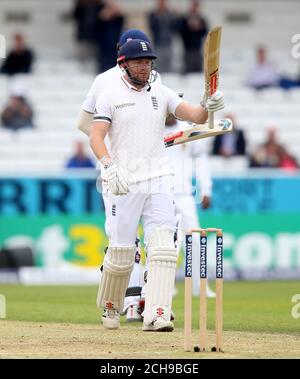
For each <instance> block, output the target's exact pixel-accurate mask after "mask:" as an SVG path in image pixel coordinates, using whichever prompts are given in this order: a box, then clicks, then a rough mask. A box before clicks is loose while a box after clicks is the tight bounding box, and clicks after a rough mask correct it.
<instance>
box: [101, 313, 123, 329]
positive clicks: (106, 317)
mask: <svg viewBox="0 0 300 379" xmlns="http://www.w3.org/2000/svg"><path fill="white" fill-rule="evenodd" d="M101 319H102V323H103V326H104V328H106V329H119V327H120V314H119V312H118V311H117V310H116V309H113V308H104V312H103V314H102V318H101Z"/></svg>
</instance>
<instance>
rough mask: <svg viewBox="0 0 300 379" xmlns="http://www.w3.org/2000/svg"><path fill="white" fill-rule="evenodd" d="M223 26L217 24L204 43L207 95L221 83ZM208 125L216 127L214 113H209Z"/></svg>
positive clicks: (214, 90) (211, 127)
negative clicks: (220, 66)
mask: <svg viewBox="0 0 300 379" xmlns="http://www.w3.org/2000/svg"><path fill="white" fill-rule="evenodd" d="M221 33H222V27H221V26H216V27H215V28H213V29H212V30H211V31H210V32H209V33H208V35H207V37H206V40H205V45H204V77H205V97H206V98H208V97H209V96H211V95H213V94H214V93H215V92H216V91H217V89H218V85H219V65H220V45H221ZM208 126H209V128H210V129H213V128H214V113H213V112H209V113H208Z"/></svg>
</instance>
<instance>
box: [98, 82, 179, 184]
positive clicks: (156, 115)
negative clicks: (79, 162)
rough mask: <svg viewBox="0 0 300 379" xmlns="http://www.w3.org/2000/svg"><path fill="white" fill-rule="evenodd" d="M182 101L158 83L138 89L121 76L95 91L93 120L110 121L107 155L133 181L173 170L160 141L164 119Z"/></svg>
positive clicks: (161, 140) (174, 93)
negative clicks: (131, 177) (130, 176)
mask: <svg viewBox="0 0 300 379" xmlns="http://www.w3.org/2000/svg"><path fill="white" fill-rule="evenodd" d="M182 101H183V100H182V99H181V98H180V97H179V96H178V95H177V93H176V92H174V91H172V90H171V89H169V88H167V87H166V86H164V85H162V84H160V85H158V84H157V85H155V86H153V87H151V89H150V88H149V87H148V86H145V87H144V88H142V89H141V90H140V91H138V90H137V89H136V88H135V87H133V86H131V85H130V84H129V83H128V82H127V81H126V80H125V78H124V77H119V78H118V80H115V83H114V85H113V86H111V87H109V88H106V89H105V90H104V91H103V92H102V93H101V94H100V95H99V97H98V99H97V103H96V112H95V116H94V121H104V122H108V123H111V125H110V128H109V132H108V137H109V153H110V156H111V157H112V159H113V160H114V161H116V162H117V163H118V164H119V165H120V167H124V168H126V169H127V170H128V171H129V172H130V173H131V174H132V175H133V177H134V179H135V180H136V181H141V180H146V179H150V178H154V177H158V176H163V175H170V174H172V173H173V171H172V167H171V165H170V162H169V158H168V157H167V153H166V149H165V145H164V134H165V119H166V115H167V113H172V114H175V110H176V108H177V106H178V105H179V104H180V103H181V102H182Z"/></svg>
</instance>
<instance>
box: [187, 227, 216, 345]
mask: <svg viewBox="0 0 300 379" xmlns="http://www.w3.org/2000/svg"><path fill="white" fill-rule="evenodd" d="M193 233H198V234H200V313H199V333H200V338H199V342H200V346H199V348H197V347H195V349H194V351H205V350H206V348H207V296H206V287H207V234H208V233H216V320H215V322H216V346H215V347H213V348H212V351H222V330H223V232H222V229H218V228H207V229H190V230H188V231H187V232H186V234H185V282H184V350H185V351H192V350H193V344H192V252H193V242H192V239H193V237H192V236H193Z"/></svg>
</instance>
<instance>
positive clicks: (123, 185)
mask: <svg viewBox="0 0 300 379" xmlns="http://www.w3.org/2000/svg"><path fill="white" fill-rule="evenodd" d="M101 177H102V180H103V181H104V184H105V185H106V186H107V187H108V189H109V190H110V191H111V192H112V193H113V194H114V195H126V194H127V193H128V192H129V175H128V173H127V171H126V170H124V169H122V168H120V167H118V166H117V164H116V163H114V162H113V161H110V162H108V163H105V164H103V169H102V170H101Z"/></svg>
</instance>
